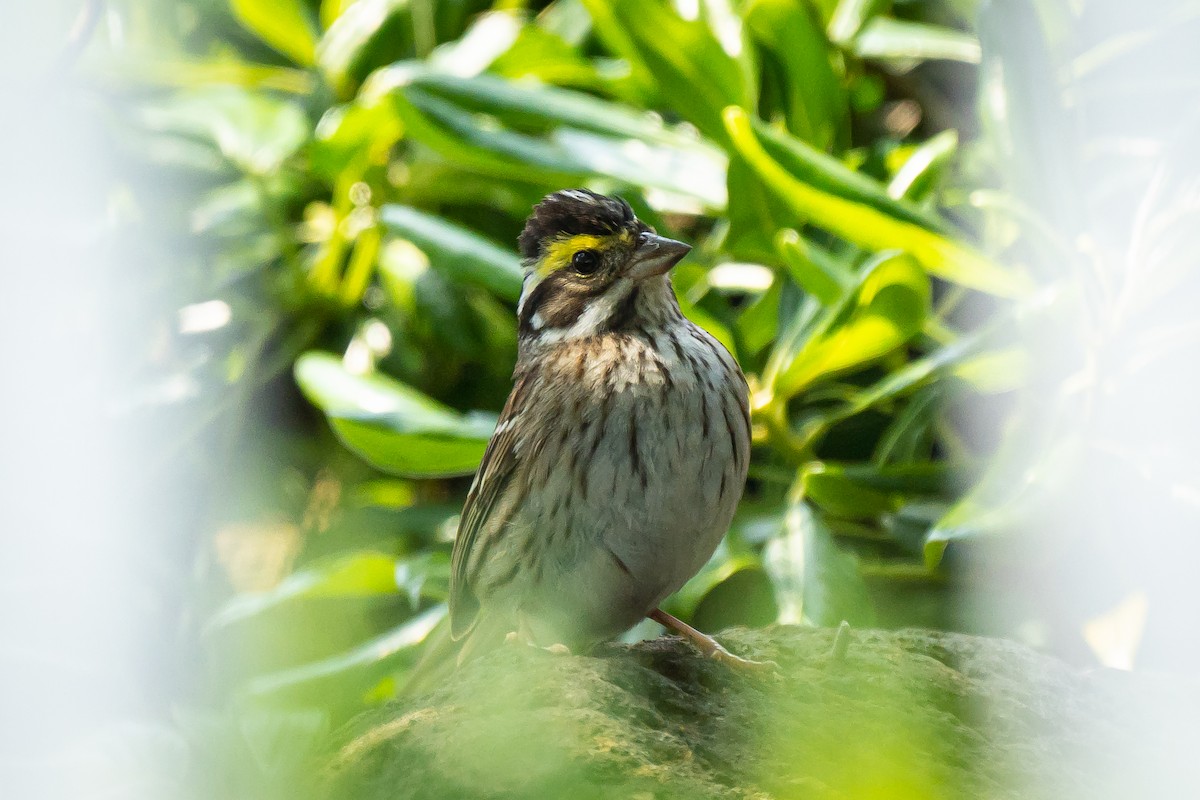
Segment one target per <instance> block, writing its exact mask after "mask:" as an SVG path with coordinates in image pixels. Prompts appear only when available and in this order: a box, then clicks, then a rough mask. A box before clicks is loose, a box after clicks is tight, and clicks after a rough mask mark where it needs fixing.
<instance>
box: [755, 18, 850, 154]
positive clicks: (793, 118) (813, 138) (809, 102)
mask: <svg viewBox="0 0 1200 800" xmlns="http://www.w3.org/2000/svg"><path fill="white" fill-rule="evenodd" d="M742 13H743V16H744V18H745V20H746V25H747V27H748V28H749V30H750V31H751V33H752V34H753V35H754V38H755V39H757V40H758V41H759V42H761V43H762V45H763V46H764V47H765V48H766V49H768V50H769V51H770V52H771V54H772V55H774V56H775V58H776V59H778V60H779V62H780V64H781V65H782V67H783V70H784V73H785V76H786V81H787V86H786V92H787V95H786V102H787V106H786V112H787V122H788V130H789V131H791V132H792V133H793V134H795V135H796V136H797V137H799V138H801V139H803V140H804V141H806V142H808V143H810V144H812V145H813V146H815V147H817V148H818V149H820V150H828V149H829V148H830V147H832V146H833V145H834V144H835V143H836V142H838V140H839V139H840V138H841V132H842V128H843V126H845V125H846V124H847V119H846V112H847V105H846V92H845V89H844V88H843V87H842V83H841V80H840V78H839V76H838V75H837V74H836V73H835V72H834V69H833V59H834V53H833V52H832V48H831V47H830V45H829V41H828V40H827V39H826V36H825V31H824V29H823V27H822V25H821V21H820V20H819V19H818V18H817V13H816V9H814V8H813V7H812V5H811V4H810V3H808V2H806V1H805V0H754V1H753V2H750V3H748V4H747V5H746V8H745V10H744V11H743V12H742Z"/></svg>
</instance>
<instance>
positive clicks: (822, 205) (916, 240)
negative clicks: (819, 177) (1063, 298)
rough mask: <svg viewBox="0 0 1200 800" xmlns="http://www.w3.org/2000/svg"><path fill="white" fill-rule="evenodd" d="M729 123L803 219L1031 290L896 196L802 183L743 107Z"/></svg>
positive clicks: (937, 265) (996, 284) (953, 275)
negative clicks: (851, 193)
mask: <svg viewBox="0 0 1200 800" xmlns="http://www.w3.org/2000/svg"><path fill="white" fill-rule="evenodd" d="M725 120H726V123H727V125H728V127H729V134H730V137H731V138H732V139H733V141H734V143H735V145H736V147H737V148H738V151H739V152H740V153H741V155H742V156H743V157H744V158H745V159H746V161H747V162H748V163H749V164H750V166H751V167H752V168H753V169H754V171H755V172H756V173H757V174H758V176H759V177H760V178H761V179H762V180H763V182H764V184H766V185H767V186H768V187H770V189H771V190H772V192H773V193H774V194H775V195H776V196H777V197H778V198H779V199H780V200H781V201H783V202H785V203H787V204H788V206H789V207H790V208H791V209H792V210H793V211H795V212H796V213H797V214H798V215H799V216H800V217H801V219H805V220H809V221H811V222H812V223H813V224H814V225H817V226H818V227H821V228H824V229H825V230H827V231H829V232H830V233H833V234H836V235H838V236H840V237H842V238H844V239H846V240H847V241H850V242H853V243H855V244H857V245H859V246H861V247H864V248H867V249H871V250H884V249H888V248H899V249H902V250H906V251H907V252H909V253H911V254H912V256H913V257H914V258H916V259H917V260H918V261H919V262H920V263H921V265H922V266H924V267H925V268H926V269H928V270H929V271H930V272H932V273H933V274H935V275H938V276H940V277H943V278H945V279H946V280H949V281H954V282H956V283H961V284H963V285H965V286H969V287H971V288H975V289H980V290H983V291H988V292H993V293H996V294H1001V295H1012V294H1017V293H1020V292H1022V291H1024V290H1025V287H1026V286H1027V282H1026V281H1025V280H1023V279H1022V278H1020V277H1019V276H1017V275H1015V274H1013V273H1010V272H1007V271H1005V270H1002V269H1001V268H999V267H997V266H996V265H995V264H993V263H992V262H991V261H989V260H987V259H986V258H985V257H984V256H982V255H981V254H979V253H978V252H977V251H975V250H973V249H972V248H970V247H968V246H967V245H964V244H962V243H960V242H958V241H957V240H955V239H953V238H948V237H946V236H943V235H941V234H940V233H936V232H934V231H932V230H929V229H927V228H924V227H921V226H920V225H918V224H915V223H914V222H913V221H911V216H912V214H911V213H905V214H900V213H898V212H897V211H895V210H894V209H893V208H892V204H894V203H895V201H893V200H892V199H891V198H887V201H886V202H882V201H881V202H874V201H872V200H869V199H867V198H865V197H861V196H860V197H857V198H854V199H848V198H847V197H843V196H838V195H836V194H833V193H831V192H829V191H823V190H821V189H819V188H817V187H816V186H814V185H812V184H811V183H810V182H807V181H802V180H799V179H797V178H796V177H795V176H794V175H792V174H790V173H789V172H788V171H787V170H786V169H784V167H783V166H781V164H780V163H779V162H778V161H777V160H775V159H774V158H772V157H771V155H770V154H768V152H767V151H766V150H765V149H764V146H763V142H762V141H761V140H760V139H759V137H758V133H757V132H756V131H755V129H754V128H753V126H752V124H751V121H750V118H749V116H748V115H747V114H746V113H745V112H744V111H742V110H741V109H738V108H730V109H727V111H726V115H725ZM792 149H793V150H794V149H795V146H794V145H793V147H792ZM847 188H850V187H849V186H847ZM884 196H885V197H886V194H885V195H884ZM914 213H915V212H914ZM906 217H907V218H906Z"/></svg>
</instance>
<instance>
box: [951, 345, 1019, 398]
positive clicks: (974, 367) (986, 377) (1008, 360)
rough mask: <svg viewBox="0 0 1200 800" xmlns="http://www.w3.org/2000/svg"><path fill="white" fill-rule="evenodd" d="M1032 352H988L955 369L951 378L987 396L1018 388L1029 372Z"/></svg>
mask: <svg viewBox="0 0 1200 800" xmlns="http://www.w3.org/2000/svg"><path fill="white" fill-rule="evenodd" d="M1029 361H1030V358H1029V352H1028V351H1027V350H1026V349H1025V348H1023V347H1016V346H1014V347H1006V348H1003V349H998V350H989V351H986V352H983V353H979V354H978V355H975V356H973V357H971V358H967V359H964V360H962V361H960V362H958V363H957V364H955V365H954V368H953V370H952V374H953V375H954V376H955V377H956V378H959V379H961V380H963V381H966V382H967V383H968V384H970V385H971V388H973V389H975V390H976V391H979V392H984V393H987V394H999V393H1000V392H1009V391H1012V390H1013V389H1017V388H1019V387H1020V386H1021V385H1022V384H1024V382H1025V378H1026V376H1027V374H1028V372H1029Z"/></svg>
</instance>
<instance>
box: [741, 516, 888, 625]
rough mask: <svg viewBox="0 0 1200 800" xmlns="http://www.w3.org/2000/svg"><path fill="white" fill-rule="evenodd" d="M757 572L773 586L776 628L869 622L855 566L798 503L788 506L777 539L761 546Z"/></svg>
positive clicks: (864, 590)
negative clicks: (776, 604) (777, 615)
mask: <svg viewBox="0 0 1200 800" xmlns="http://www.w3.org/2000/svg"><path fill="white" fill-rule="evenodd" d="M763 568H764V569H765V570H766V572H767V574H768V575H769V576H770V577H771V580H772V582H773V583H774V585H775V591H776V598H777V600H778V602H779V606H780V621H781V622H785V623H788V622H791V623H796V622H799V621H800V618H799V616H798V614H802V616H803V619H804V620H807V621H809V622H811V623H812V624H814V625H825V626H833V625H837V624H838V623H840V622H841V621H842V620H846V621H847V622H849V623H850V624H852V625H864V626H865V625H871V624H873V622H874V619H875V611H874V608H873V607H872V605H871V600H870V597H869V596H868V594H867V588H866V585H865V584H864V583H863V579H862V576H861V575H860V574H859V571H858V564H857V561H856V560H855V558H854V557H853V556H852V555H850V554H849V553H847V552H845V551H843V550H842V549H841V548H839V547H838V546H837V544H836V543H835V542H834V540H833V534H832V533H830V531H829V528H828V527H827V526H826V525H825V524H824V523H823V522H821V521H820V519H819V518H818V517H817V515H816V514H815V513H814V512H813V510H812V509H811V508H810V507H809V506H808V504H807V503H805V502H803V501H802V500H800V501H792V502H790V503H789V506H788V512H787V515H786V517H785V521H784V530H783V534H782V535H781V536H779V537H777V538H776V539H774V540H772V541H771V542H770V543H769V544H768V545H767V548H766V550H765V551H764V552H763Z"/></svg>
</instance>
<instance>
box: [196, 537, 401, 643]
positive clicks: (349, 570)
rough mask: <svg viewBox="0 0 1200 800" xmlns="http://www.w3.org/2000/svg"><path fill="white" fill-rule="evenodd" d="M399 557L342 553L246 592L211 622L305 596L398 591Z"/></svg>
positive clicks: (226, 620) (252, 613)
mask: <svg viewBox="0 0 1200 800" xmlns="http://www.w3.org/2000/svg"><path fill="white" fill-rule="evenodd" d="M397 591H398V590H397V586H396V559H395V558H394V557H393V556H389V555H386V554H384V553H375V552H365V553H351V554H348V555H345V556H340V557H338V558H336V559H333V560H332V561H329V562H327V563H324V564H317V565H313V566H311V567H308V568H306V569H304V570H302V571H300V572H296V573H293V574H292V575H290V576H288V577H287V578H286V579H285V580H284V581H283V582H282V583H280V584H279V585H278V586H277V587H275V588H274V589H271V590H270V591H267V592H256V593H251V594H242V595H238V596H237V597H235V598H233V599H232V600H231V601H229V602H228V603H227V604H225V606H224V607H223V608H221V610H220V611H218V612H217V614H216V615H215V616H214V617H213V619H212V621H211V623H210V625H211V626H213V627H222V626H226V625H231V624H234V623H237V622H240V621H242V620H245V619H248V618H250V617H253V616H256V615H258V614H261V613H263V612H265V611H268V610H270V609H272V608H277V607H278V606H281V605H284V604H286V603H291V602H295V601H297V600H302V599H312V598H318V597H372V596H379V595H392V594H396V593H397Z"/></svg>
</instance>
